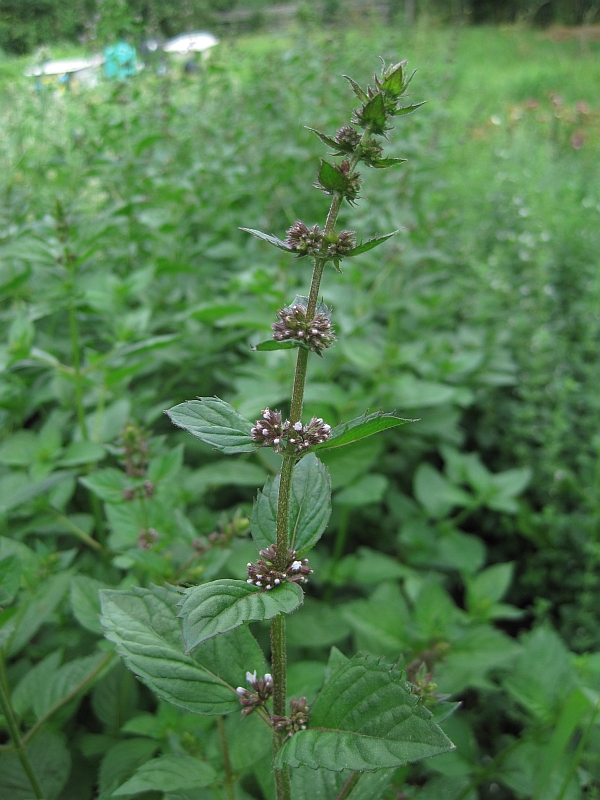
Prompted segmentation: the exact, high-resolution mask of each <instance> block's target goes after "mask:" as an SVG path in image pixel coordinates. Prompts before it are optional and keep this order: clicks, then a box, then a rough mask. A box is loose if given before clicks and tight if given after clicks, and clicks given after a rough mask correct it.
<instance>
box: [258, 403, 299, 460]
mask: <svg viewBox="0 0 600 800" xmlns="http://www.w3.org/2000/svg"><path fill="white" fill-rule="evenodd" d="M261 413H262V415H263V418H262V419H258V420H257V421H256V424H255V425H254V427H253V428H252V430H251V431H250V436H251V437H252V441H253V442H260V443H261V444H263V445H264V446H265V447H273V448H275V452H276V453H278V452H279V451H280V450H281V449H282V448H283V447H285V444H286V441H285V437H286V435H287V432H288V430H289V427H290V423H289V422H282V419H281V411H271V409H270V408H265V409H264V411H262V412H261Z"/></svg>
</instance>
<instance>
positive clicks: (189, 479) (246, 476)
mask: <svg viewBox="0 0 600 800" xmlns="http://www.w3.org/2000/svg"><path fill="white" fill-rule="evenodd" d="M266 479H267V473H266V472H265V470H264V469H262V467H259V466H258V464H252V463H251V462H249V461H241V460H240V459H237V458H236V459H235V460H233V459H231V458H223V459H221V460H220V461H213V462H211V463H210V464H206V466H204V467H200V469H197V470H194V472H191V473H189V474H188V475H187V476H186V478H185V483H184V486H185V489H186V491H188V492H191V493H192V494H194V495H201V494H203V493H204V492H206V491H207V490H208V489H209V488H211V487H214V486H253V487H256V486H260V485H261V484H262V483H264V482H265V480H266Z"/></svg>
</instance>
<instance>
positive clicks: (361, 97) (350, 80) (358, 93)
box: [343, 75, 369, 103]
mask: <svg viewBox="0 0 600 800" xmlns="http://www.w3.org/2000/svg"><path fill="white" fill-rule="evenodd" d="M343 77H344V78H346V80H347V81H348V83H349V84H350V86H351V87H352V91H353V92H354V94H355V95H356V96H357V97H358V99H359V100H360V101H361V103H365V102H366V101H367V100H368V99H369V95H368V94H367V93H366V92H363V90H362V89H361V88H360V86H359V85H358V83H357V82H356V81H355V80H354V79H353V78H350V77H349V76H348V75H344V76H343Z"/></svg>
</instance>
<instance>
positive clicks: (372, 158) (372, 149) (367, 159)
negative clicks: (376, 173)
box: [360, 138, 383, 167]
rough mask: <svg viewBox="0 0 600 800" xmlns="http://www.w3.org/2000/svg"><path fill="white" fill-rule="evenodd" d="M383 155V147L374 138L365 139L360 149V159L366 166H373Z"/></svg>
mask: <svg viewBox="0 0 600 800" xmlns="http://www.w3.org/2000/svg"><path fill="white" fill-rule="evenodd" d="M382 155H383V147H382V146H381V145H380V144H379V142H377V141H375V139H371V138H370V139H367V141H366V142H363V145H362V147H361V150H360V160H361V161H363V162H364V163H365V164H366V165H367V166H368V167H375V166H377V163H378V162H379V160H380V159H381V156H382Z"/></svg>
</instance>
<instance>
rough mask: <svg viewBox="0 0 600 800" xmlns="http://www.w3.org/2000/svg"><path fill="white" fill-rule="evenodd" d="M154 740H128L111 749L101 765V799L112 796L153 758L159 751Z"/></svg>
mask: <svg viewBox="0 0 600 800" xmlns="http://www.w3.org/2000/svg"><path fill="white" fill-rule="evenodd" d="M158 746H159V745H158V742H155V741H153V740H152V739H141V738H136V739H126V740H125V741H121V742H117V743H116V744H115V745H113V746H112V747H110V748H109V749H108V750H107V751H106V753H105V755H104V757H103V759H102V762H101V763H100V769H99V772H98V789H99V791H100V796H101V797H106V796H107V795H108V796H110V792H112V791H113V790H114V789H116V788H117V787H118V786H119V785H120V784H121V783H123V781H124V780H126V779H127V778H129V777H130V776H131V775H132V774H133V773H134V772H135V770H136V769H138V768H139V767H140V766H141V765H142V764H144V763H145V762H146V761H148V759H150V758H152V756H153V755H154V753H155V752H156V751H157V750H158Z"/></svg>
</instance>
